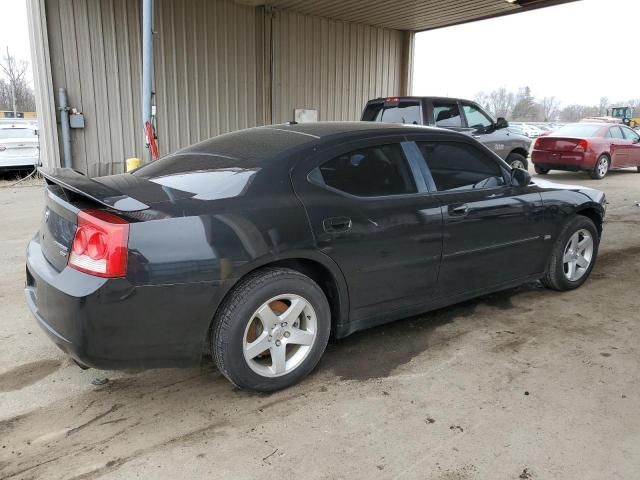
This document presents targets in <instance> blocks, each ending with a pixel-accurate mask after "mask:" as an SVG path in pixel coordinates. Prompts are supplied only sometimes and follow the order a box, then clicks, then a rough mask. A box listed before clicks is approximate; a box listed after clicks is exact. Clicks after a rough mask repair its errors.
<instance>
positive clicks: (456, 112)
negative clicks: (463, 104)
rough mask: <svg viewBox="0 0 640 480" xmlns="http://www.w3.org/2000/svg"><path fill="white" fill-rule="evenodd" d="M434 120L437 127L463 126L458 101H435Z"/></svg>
mask: <svg viewBox="0 0 640 480" xmlns="http://www.w3.org/2000/svg"><path fill="white" fill-rule="evenodd" d="M433 121H434V122H435V124H436V127H445V128H446V127H462V117H461V116H460V109H459V108H458V104H457V102H433Z"/></svg>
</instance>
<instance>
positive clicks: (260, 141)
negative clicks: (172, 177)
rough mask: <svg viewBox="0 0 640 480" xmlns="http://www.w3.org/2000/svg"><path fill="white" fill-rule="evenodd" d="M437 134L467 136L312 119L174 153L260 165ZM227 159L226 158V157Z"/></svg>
mask: <svg viewBox="0 0 640 480" xmlns="http://www.w3.org/2000/svg"><path fill="white" fill-rule="evenodd" d="M421 132H422V133H427V132H428V133H435V134H439V135H443V136H448V137H451V136H460V137H464V138H467V136H465V135H463V134H461V133H457V132H453V131H451V130H445V129H441V128H436V127H426V126H422V125H403V124H398V123H384V122H360V121H358V122H312V123H285V124H278V125H267V126H263V127H254V128H248V129H244V130H238V131H235V132H231V133H226V134H223V135H219V136H217V137H213V138H210V139H208V140H204V141H202V142H200V143H197V144H195V145H192V146H190V147H187V148H184V149H182V150H179V151H177V152H175V153H174V154H172V155H208V156H216V157H218V160H217V163H218V164H220V165H224V164H229V165H231V164H234V163H235V162H236V161H238V160H240V161H241V162H240V163H241V164H243V165H245V166H248V165H254V166H257V165H261V164H264V163H266V162H269V161H270V160H272V159H276V158H280V157H284V156H288V154H289V153H291V152H292V151H294V150H299V149H306V148H314V147H316V146H321V145H325V144H328V143H330V144H333V143H335V142H338V141H348V140H352V139H353V140H357V139H360V138H363V137H364V138H366V137H367V136H369V135H394V134H395V135H408V134H411V133H421ZM225 159H226V160H225Z"/></svg>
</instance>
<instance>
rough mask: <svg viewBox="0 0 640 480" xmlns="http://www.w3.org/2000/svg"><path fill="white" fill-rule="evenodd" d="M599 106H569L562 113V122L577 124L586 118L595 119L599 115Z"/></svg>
mask: <svg viewBox="0 0 640 480" xmlns="http://www.w3.org/2000/svg"><path fill="white" fill-rule="evenodd" d="M598 109H599V107H598V105H594V106H591V107H590V106H587V105H568V106H566V107H564V108H563V109H562V110H561V111H560V121H562V122H577V121H579V120H581V119H583V118H585V117H593V116H597V115H598Z"/></svg>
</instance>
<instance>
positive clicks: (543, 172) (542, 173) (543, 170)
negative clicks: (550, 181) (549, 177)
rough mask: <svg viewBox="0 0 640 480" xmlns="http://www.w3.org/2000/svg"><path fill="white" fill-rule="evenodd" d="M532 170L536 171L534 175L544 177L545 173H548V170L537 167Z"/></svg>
mask: <svg viewBox="0 0 640 480" xmlns="http://www.w3.org/2000/svg"><path fill="white" fill-rule="evenodd" d="M533 169H534V170H535V171H536V173H537V174H538V175H546V174H547V173H549V170H550V169H549V168H542V167H539V166H538V165H534V167H533Z"/></svg>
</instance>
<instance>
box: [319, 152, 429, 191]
mask: <svg viewBox="0 0 640 480" xmlns="http://www.w3.org/2000/svg"><path fill="white" fill-rule="evenodd" d="M320 173H321V174H322V179H323V180H324V183H325V184H326V185H327V186H329V187H332V188H335V189H337V190H340V191H342V192H346V193H349V194H351V195H357V196H359V197H379V196H387V195H402V194H407V193H416V192H417V189H416V184H415V181H414V179H413V175H412V173H411V170H410V169H409V165H408V163H407V160H406V158H405V156H404V153H403V151H402V147H401V146H400V144H398V143H393V144H388V145H379V146H375V147H367V148H361V149H358V150H353V151H351V152H349V153H345V154H342V155H340V156H338V157H335V158H333V159H331V160H329V161H327V162H325V163H323V164H322V165H320Z"/></svg>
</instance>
